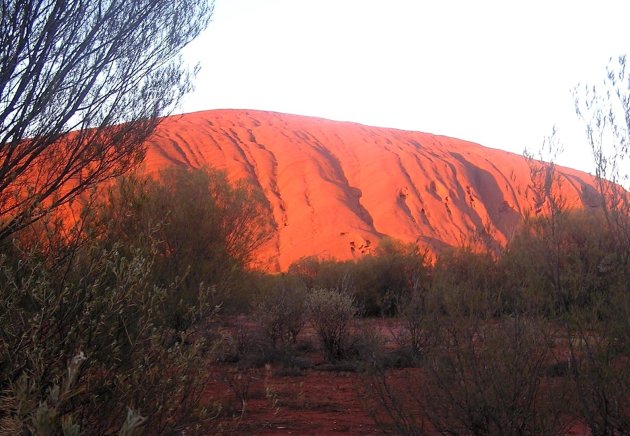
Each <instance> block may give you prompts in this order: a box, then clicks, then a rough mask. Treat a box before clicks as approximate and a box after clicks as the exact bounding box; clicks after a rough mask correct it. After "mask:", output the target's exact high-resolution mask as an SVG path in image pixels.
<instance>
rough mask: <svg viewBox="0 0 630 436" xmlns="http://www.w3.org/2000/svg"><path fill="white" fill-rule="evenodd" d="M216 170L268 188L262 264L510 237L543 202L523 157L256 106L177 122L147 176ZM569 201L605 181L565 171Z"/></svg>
mask: <svg viewBox="0 0 630 436" xmlns="http://www.w3.org/2000/svg"><path fill="white" fill-rule="evenodd" d="M168 165H183V166H190V167H200V166H212V167H215V168H218V169H222V170H225V171H227V173H228V175H229V177H230V178H231V179H232V180H236V179H246V180H249V181H250V182H252V183H254V184H255V185H257V186H258V187H260V188H261V189H262V191H263V192H264V194H265V196H266V197H267V199H268V201H269V204H270V205H271V208H272V213H273V217H274V219H275V222H276V223H277V226H278V228H277V231H276V232H275V235H274V238H273V240H272V242H271V243H270V244H269V245H268V246H267V247H265V249H264V250H263V251H261V252H260V253H259V256H258V260H259V261H260V266H262V267H264V268H266V269H268V270H271V271H280V270H286V269H287V268H288V266H289V265H290V264H291V263H292V262H293V261H295V260H297V259H299V258H301V257H304V256H313V255H315V256H319V257H324V258H326V257H334V258H337V259H350V258H353V257H357V256H360V255H361V254H363V253H367V252H370V251H371V250H373V249H374V247H375V246H376V245H377V244H378V241H379V240H380V239H381V238H382V237H384V236H389V237H393V238H395V239H399V240H402V241H406V242H415V243H418V244H420V245H421V246H426V247H428V248H430V249H439V248H440V247H441V246H444V245H445V244H447V245H459V244H461V243H462V242H463V241H466V240H467V239H469V238H470V237H471V236H473V235H475V234H479V233H480V232H483V231H484V230H488V231H489V236H490V237H491V238H492V239H494V240H495V241H496V242H498V243H504V242H505V241H506V239H508V238H509V237H510V236H511V234H512V232H513V231H514V229H515V226H516V225H517V224H518V222H519V221H520V219H521V218H522V216H523V215H524V214H526V213H532V214H534V213H536V209H538V207H537V205H536V198H535V195H534V192H533V191H532V190H531V188H530V184H531V182H530V166H529V165H528V162H527V161H526V160H525V159H524V158H523V157H522V156H519V155H516V154H512V153H508V152H505V151H501V150H495V149H490V148H486V147H483V146H481V145H478V144H474V143H471V142H467V141H463V140H459V139H454V138H449V137H445V136H436V135H431V134H428V133H420V132H409V131H402V130H395V129H385V128H377V127H369V126H364V125H360V124H355V123H347V122H336V121H329V120H324V119H318V118H310V117H304V116H296V115H286V114H279V113H272V112H262V111H251V110H215V111H205V112H196V113H191V114H185V115H177V116H172V117H169V118H166V119H165V120H164V121H163V123H162V124H161V125H160V127H159V128H158V131H157V133H156V134H155V136H154V137H153V139H152V141H150V145H149V149H148V153H147V156H146V159H145V162H144V169H143V170H144V171H146V172H150V173H151V172H155V171H158V170H159V169H161V168H164V167H165V166H168ZM558 172H559V174H560V175H561V185H560V187H559V190H560V191H561V192H562V195H563V196H564V197H565V198H566V200H567V204H568V206H569V207H590V206H595V205H596V204H597V194H596V190H595V188H594V181H593V178H592V177H591V176H589V175H587V174H585V173H582V172H579V171H575V170H571V169H567V168H558Z"/></svg>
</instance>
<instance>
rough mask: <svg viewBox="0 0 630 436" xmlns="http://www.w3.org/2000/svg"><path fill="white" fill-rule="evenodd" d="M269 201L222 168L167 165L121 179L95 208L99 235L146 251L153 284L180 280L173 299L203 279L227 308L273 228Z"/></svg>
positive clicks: (192, 289) (195, 288)
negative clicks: (151, 172)
mask: <svg viewBox="0 0 630 436" xmlns="http://www.w3.org/2000/svg"><path fill="white" fill-rule="evenodd" d="M267 208H268V205H267V203H266V200H265V198H264V196H262V194H261V193H260V192H259V191H257V190H255V189H253V188H252V187H251V186H250V185H248V184H246V183H245V182H239V183H237V184H234V185H233V184H230V183H229V182H228V180H227V177H226V175H225V173H223V172H220V171H217V170H212V169H208V168H202V169H187V168H169V169H166V170H164V171H162V172H161V173H160V174H159V177H158V178H156V179H154V178H139V177H137V176H129V177H127V178H122V179H120V180H119V181H118V183H117V184H116V185H115V186H113V187H112V188H111V189H110V191H109V193H108V196H107V199H106V201H105V204H104V205H102V207H101V208H100V209H99V210H97V212H96V215H97V216H96V222H97V225H96V226H97V228H98V229H99V231H100V234H99V235H98V237H99V239H100V240H102V241H103V242H104V243H106V241H120V242H121V243H123V244H124V245H125V246H135V247H139V248H141V249H142V250H143V253H144V254H145V255H146V256H147V257H150V258H152V259H153V273H152V277H153V278H154V279H155V282H156V284H158V285H160V286H165V285H167V284H169V283H171V282H173V281H175V280H177V281H179V282H180V288H179V294H178V296H177V298H178V299H179V298H183V299H184V300H186V299H189V298H194V296H195V295H196V293H197V292H198V288H199V285H200V284H201V283H204V284H205V285H206V286H210V287H212V288H213V289H214V290H215V297H216V300H217V302H221V303H223V305H224V309H225V308H226V306H230V298H231V296H232V295H234V294H235V292H232V291H235V290H237V289H239V288H240V286H241V283H242V282H243V281H244V279H245V277H246V272H245V269H246V267H248V266H250V264H251V262H253V260H254V254H255V252H256V250H257V249H258V248H260V247H261V246H262V245H263V244H264V243H265V242H266V241H267V240H268V239H269V237H270V235H271V227H272V223H271V221H270V218H269V216H270V214H269V213H268V211H267ZM180 321H182V320H180V319H178V318H177V317H175V318H174V319H173V322H180Z"/></svg>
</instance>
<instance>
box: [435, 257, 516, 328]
mask: <svg viewBox="0 0 630 436" xmlns="http://www.w3.org/2000/svg"><path fill="white" fill-rule="evenodd" d="M431 287H432V291H433V292H434V293H435V294H436V295H439V296H440V298H441V301H442V311H444V312H446V313H449V314H451V315H456V316H475V317H480V318H487V317H492V316H495V315H498V314H499V313H501V312H502V311H503V300H502V289H503V287H502V276H501V275H500V273H499V270H498V268H497V266H496V262H495V259H493V258H492V257H491V256H490V255H489V254H488V253H476V252H473V251H471V250H470V249H467V248H460V249H452V250H447V251H444V252H443V253H441V254H440V255H439V257H438V259H437V261H436V264H435V266H434V268H433V277H432V283H431Z"/></svg>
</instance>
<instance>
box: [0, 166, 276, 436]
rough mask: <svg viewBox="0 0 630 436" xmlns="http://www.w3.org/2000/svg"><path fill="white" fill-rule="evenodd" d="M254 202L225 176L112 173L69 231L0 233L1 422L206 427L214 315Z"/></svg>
mask: <svg viewBox="0 0 630 436" xmlns="http://www.w3.org/2000/svg"><path fill="white" fill-rule="evenodd" d="M263 207H264V203H263V202H261V201H260V197H258V196H256V195H255V194H254V193H253V192H252V191H251V190H246V189H244V188H242V187H240V186H231V185H230V184H229V183H228V182H227V180H226V179H225V176H224V175H223V174H222V173H219V172H216V171H213V170H208V169H205V170H180V169H178V170H169V171H167V172H165V173H163V174H162V175H161V178H160V179H150V178H147V179H139V178H137V177H130V178H124V179H121V180H120V181H119V182H118V183H117V184H116V185H113V186H112V187H111V190H110V192H109V195H108V196H106V197H105V199H104V201H103V202H102V204H93V205H92V207H91V209H90V210H89V211H87V212H88V213H85V214H83V216H82V218H83V219H82V220H81V221H80V222H78V223H77V226H76V227H75V228H74V229H70V230H69V229H67V225H66V224H63V223H60V222H59V221H55V220H51V221H47V220H43V221H40V223H39V224H38V226H33V227H29V228H28V229H27V230H25V231H24V232H22V233H19V234H17V238H16V239H15V240H14V241H13V242H12V243H11V244H8V243H7V244H5V246H4V247H3V255H2V258H1V263H0V272H1V274H0V391H1V392H2V394H1V395H0V429H1V430H2V432H9V433H11V432H14V433H20V432H26V433H29V432H30V433H38V434H39V433H41V434H48V433H65V434H79V433H80V432H85V431H87V430H89V432H90V433H91V434H104V433H110V432H112V431H118V430H119V429H120V430H121V431H123V433H125V434H132V433H133V432H134V431H138V430H140V429H141V430H142V432H148V433H155V434H162V433H174V432H183V431H199V430H200V429H201V428H204V429H206V430H207V428H208V427H207V426H208V425H209V424H208V422H207V421H208V420H209V419H211V418H212V417H213V416H214V415H213V414H214V413H215V412H216V410H215V405H214V404H213V403H212V402H211V400H210V398H209V395H208V393H207V392H206V391H205V389H206V385H207V380H208V377H209V373H208V371H207V363H208V359H210V354H209V353H210V352H211V351H212V350H213V348H214V343H213V336H212V331H213V329H212V324H211V323H212V322H213V319H214V318H215V314H216V312H217V310H218V309H219V308H220V306H221V304H220V303H222V302H223V301H225V299H226V297H227V296H228V295H229V294H228V291H229V289H230V287H231V285H232V284H233V283H234V282H235V281H236V280H238V279H239V275H242V274H244V273H243V271H244V269H245V266H246V265H245V264H244V263H245V262H246V261H247V260H248V259H249V258H250V256H251V250H252V249H253V248H254V247H256V246H257V244H259V243H260V242H261V241H264V238H263V237H260V236H258V235H260V234H262V231H259V233H246V232H244V233H239V228H240V226H246V225H249V223H250V221H249V220H251V223H252V228H253V229H256V228H259V227H257V226H259V225H262V224H261V223H264V222H265V221H264V220H263V219H259V218H260V217H259V214H261V213H262V212H261V211H262V209H261V208H263ZM240 210H243V211H246V212H247V211H249V212H250V214H249V215H247V214H245V215H243V216H242V217H241V218H240V220H237V219H236V215H237V211H240ZM68 236H72V238H70V239H68ZM38 237H39V239H38Z"/></svg>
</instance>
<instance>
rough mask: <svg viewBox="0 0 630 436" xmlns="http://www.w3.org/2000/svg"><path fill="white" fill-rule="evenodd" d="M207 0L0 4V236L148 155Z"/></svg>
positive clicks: (186, 83) (186, 78)
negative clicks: (151, 138)
mask: <svg viewBox="0 0 630 436" xmlns="http://www.w3.org/2000/svg"><path fill="white" fill-rule="evenodd" d="M212 10H213V3H212V2H211V1H210V2H208V1H207V0H177V1H171V0H168V1H166V0H137V1H126V0H23V1H22V0H8V1H3V2H2V3H1V4H0V240H2V239H5V238H7V236H9V235H11V234H13V233H15V232H16V231H18V230H20V229H22V228H24V227H26V226H28V225H29V224H31V223H33V222H35V221H37V220H39V219H41V218H42V217H43V216H45V215H46V214H48V213H49V212H50V211H51V210H54V209H56V208H58V207H59V206H61V205H63V204H65V203H67V202H69V201H71V200H72V199H73V198H75V197H76V196H77V195H79V194H81V193H82V192H85V191H86V190H87V189H89V188H90V187H92V186H94V185H96V184H98V183H100V182H102V181H103V180H105V179H108V178H110V177H114V176H117V175H120V174H122V173H124V172H125V171H126V170H127V169H129V168H130V167H131V166H133V165H134V164H136V163H137V162H138V161H139V160H141V159H142V157H143V154H144V149H145V148H144V145H143V144H144V143H145V140H146V138H147V137H148V136H149V135H150V134H151V132H152V131H153V130H154V129H155V127H156V126H157V124H158V123H159V118H158V117H159V116H160V115H163V114H164V113H168V112H169V111H170V110H172V108H173V107H174V105H176V104H177V102H178V101H179V99H180V98H181V97H182V96H183V95H184V93H185V92H187V91H188V90H189V89H190V88H191V84H190V78H191V76H192V73H193V72H192V71H190V70H189V69H188V68H185V67H184V65H183V62H182V59H181V57H180V56H179V55H178V53H179V52H180V51H181V49H182V48H183V47H184V46H185V45H187V44H188V43H189V42H190V41H191V40H192V39H193V38H195V37H196V36H197V35H198V34H199V32H201V31H202V30H203V29H204V28H205V27H206V26H207V24H208V22H209V19H210V16H211V14H212Z"/></svg>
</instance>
